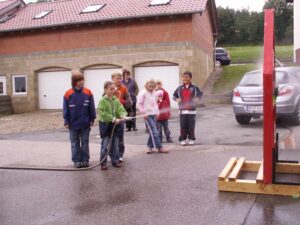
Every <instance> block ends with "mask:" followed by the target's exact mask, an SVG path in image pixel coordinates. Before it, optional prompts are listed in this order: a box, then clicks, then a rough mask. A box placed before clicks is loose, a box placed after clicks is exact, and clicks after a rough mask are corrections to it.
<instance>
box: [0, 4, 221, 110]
mask: <svg viewBox="0 0 300 225" xmlns="http://www.w3.org/2000/svg"><path fill="white" fill-rule="evenodd" d="M99 2H101V3H99ZM17 3H18V4H19V6H18V7H16V8H15V11H13V13H10V14H9V17H6V19H3V18H4V17H3V16H0V21H1V20H2V22H0V82H2V84H3V87H4V88H2V89H3V90H2V94H7V95H9V96H11V99H12V104H13V107H14V110H15V112H17V113H19V112H28V111H34V110H38V109H61V108H62V96H63V94H64V92H65V91H66V89H68V88H69V87H70V76H71V72H72V71H81V72H82V73H83V74H84V76H85V84H86V86H87V87H88V88H90V89H91V90H92V92H93V93H94V96H95V101H96V102H98V101H99V99H100V97H101V95H102V92H103V83H104V81H106V80H110V74H111V72H112V71H113V70H115V69H121V68H128V69H129V70H130V71H131V72H132V74H133V75H134V77H135V79H136V80H137V82H138V84H139V86H140V87H143V83H144V82H145V80H147V79H149V78H155V79H160V80H162V81H163V82H164V85H165V88H166V89H167V90H168V92H169V93H170V94H171V93H172V92H173V91H174V90H175V87H176V86H177V85H178V84H179V83H180V74H181V73H182V72H183V71H185V70H190V71H192V72H193V74H194V77H193V79H194V81H195V82H196V83H197V84H199V85H200V86H203V85H204V83H205V81H206V79H207V77H208V76H209V74H210V73H211V72H212V71H213V69H214V57H213V48H214V40H215V38H216V36H217V35H218V20H217V14H216V7H215V1H214V0H184V1H183V0H101V1H98V0H64V1H61V0H57V1H53V2H48V3H40V4H28V5H26V6H24V2H23V1H21V0H9V1H6V2H2V3H1V5H4V7H2V6H1V5H0V7H2V8H5V7H7V5H10V6H11V7H12V5H13V4H17ZM0 9H1V8H0ZM0 12H1V10H0ZM0 15H1V14H0ZM0 94H1V88H0Z"/></svg>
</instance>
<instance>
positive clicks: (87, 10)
mask: <svg viewBox="0 0 300 225" xmlns="http://www.w3.org/2000/svg"><path fill="white" fill-rule="evenodd" d="M104 6H105V4H95V5H90V6H88V7H86V8H85V9H84V10H82V11H81V12H82V13H91V12H97V11H99V10H100V9H102V8H103V7H104Z"/></svg>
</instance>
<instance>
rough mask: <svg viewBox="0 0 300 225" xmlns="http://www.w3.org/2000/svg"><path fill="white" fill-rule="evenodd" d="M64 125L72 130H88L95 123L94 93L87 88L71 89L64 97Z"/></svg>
mask: <svg viewBox="0 0 300 225" xmlns="http://www.w3.org/2000/svg"><path fill="white" fill-rule="evenodd" d="M63 116H64V124H65V125H69V127H70V129H72V130H80V129H85V128H88V127H89V126H90V125H91V124H93V123H94V120H95V118H96V110H95V103H94V97H93V94H92V92H91V91H90V90H89V89H87V88H81V89H76V88H74V87H73V88H71V89H69V90H68V91H67V92H66V93H65V95H64V104H63Z"/></svg>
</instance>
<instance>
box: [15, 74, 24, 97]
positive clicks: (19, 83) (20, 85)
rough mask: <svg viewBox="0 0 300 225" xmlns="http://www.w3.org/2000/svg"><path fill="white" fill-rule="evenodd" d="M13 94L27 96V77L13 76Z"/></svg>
mask: <svg viewBox="0 0 300 225" xmlns="http://www.w3.org/2000/svg"><path fill="white" fill-rule="evenodd" d="M13 92H14V94H15V95H19V94H27V77H26V76H25V75H14V76H13Z"/></svg>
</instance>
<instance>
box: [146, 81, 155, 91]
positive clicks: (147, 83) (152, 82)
mask: <svg viewBox="0 0 300 225" xmlns="http://www.w3.org/2000/svg"><path fill="white" fill-rule="evenodd" d="M149 84H153V85H154V86H155V87H156V82H155V80H154V79H150V80H148V81H146V83H145V86H144V87H145V88H146V89H147V87H148V85H149Z"/></svg>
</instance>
